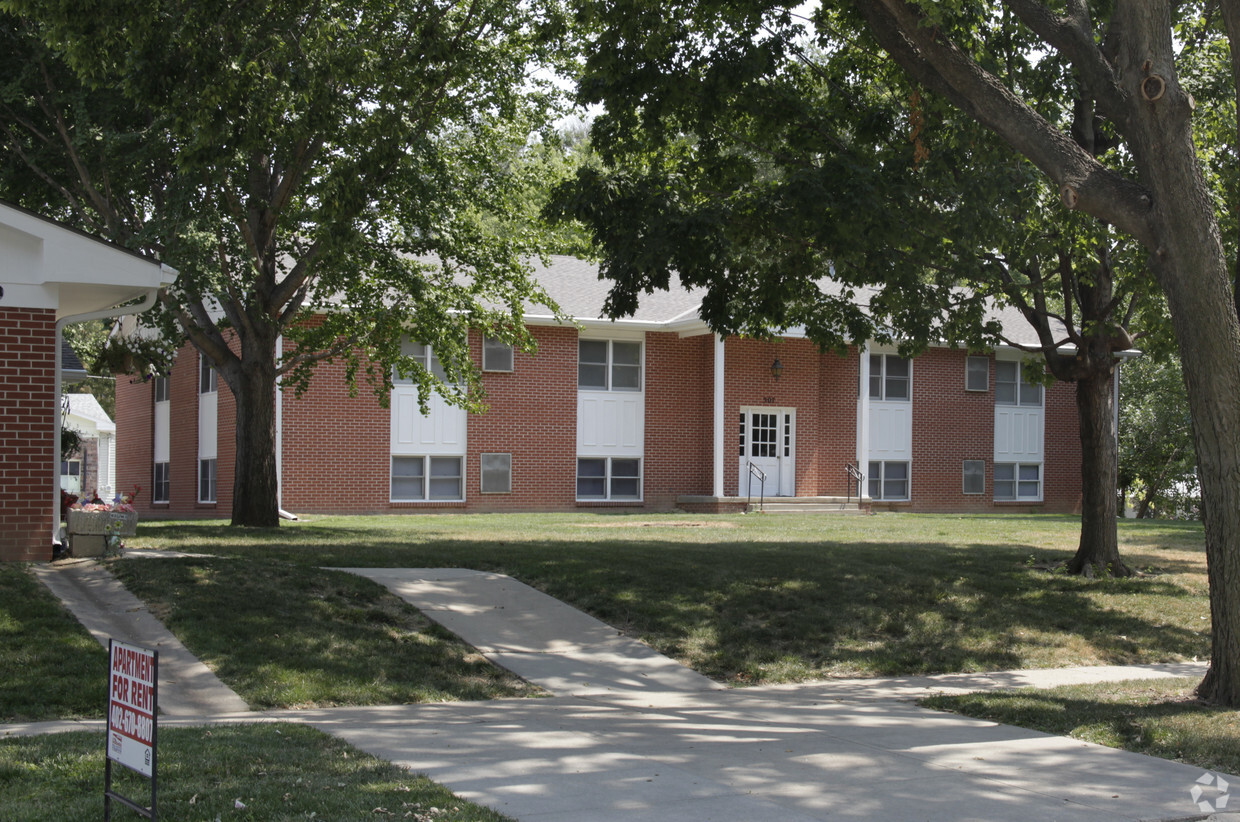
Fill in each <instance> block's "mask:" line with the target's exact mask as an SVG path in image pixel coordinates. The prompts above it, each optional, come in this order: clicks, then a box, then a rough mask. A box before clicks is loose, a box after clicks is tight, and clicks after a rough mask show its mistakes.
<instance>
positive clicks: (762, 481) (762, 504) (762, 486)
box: [745, 462, 766, 513]
mask: <svg viewBox="0 0 1240 822" xmlns="http://www.w3.org/2000/svg"><path fill="white" fill-rule="evenodd" d="M746 465H748V466H749V476H751V477H757V478H758V483H759V484H758V510H759V511H762V512H763V513H766V472H765V471H763V470H762V469H761V468H759V467H758V466H756V465H754V464H753V463H752V462H747V463H746ZM747 485H748V488H749V497H748V499H746V500H745V510H747V511H748V510H749V507H750V506H751V505H753V483H752V482H749V483H747Z"/></svg>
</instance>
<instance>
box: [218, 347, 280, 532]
mask: <svg viewBox="0 0 1240 822" xmlns="http://www.w3.org/2000/svg"><path fill="white" fill-rule="evenodd" d="M267 336H268V335H266V334H259V335H255V334H251V335H248V336H247V338H246V339H245V341H244V343H243V344H242V350H241V364H240V368H239V369H238V373H237V374H236V380H235V385H234V384H233V380H230V381H229V383H230V387H232V389H233V394H234V396H235V397H236V400H237V438H236V443H237V455H236V470H235V471H234V474H233V500H232V524H233V525H246V526H253V527H258V528H274V527H275V526H277V525H279V523H280V519H279V503H278V499H277V497H278V491H277V485H276V415H275V409H276V398H275V385H276V365H275V345H276V338H275V335H274V330H272V334H271V335H270V338H269V339H268V338H266V337H267ZM255 337H263V338H262V339H255Z"/></svg>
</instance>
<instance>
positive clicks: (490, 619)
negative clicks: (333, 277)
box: [0, 569, 1240, 822]
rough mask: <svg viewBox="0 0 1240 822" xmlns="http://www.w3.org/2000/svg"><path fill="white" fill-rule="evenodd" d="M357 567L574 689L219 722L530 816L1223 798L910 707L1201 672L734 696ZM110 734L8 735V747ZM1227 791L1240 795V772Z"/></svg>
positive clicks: (399, 575)
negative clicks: (982, 694)
mask: <svg viewBox="0 0 1240 822" xmlns="http://www.w3.org/2000/svg"><path fill="white" fill-rule="evenodd" d="M354 572H355V573H362V574H364V575H365V576H367V577H369V578H371V579H375V580H376V581H378V582H381V583H383V584H384V585H386V586H387V587H389V588H390V589H391V590H393V591H396V592H397V593H399V594H400V595H401V596H403V597H404V598H406V599H407V600H409V601H410V602H412V603H413V604H415V605H417V606H418V607H420V608H423V609H424V611H425V613H426V614H427V616H428V617H430V618H432V619H435V620H437V621H440V622H442V623H443V624H445V625H446V626H448V627H449V628H451V629H452V630H453V631H455V632H457V633H458V634H460V635H461V636H462V637H464V638H466V640H467V641H470V642H471V643H472V644H474V645H476V646H478V647H479V648H481V649H483V650H484V652H485V653H487V655H488V656H489V657H491V658H492V659H494V660H496V661H498V662H500V663H501V664H503V665H505V666H506V667H509V668H510V669H512V670H514V671H517V672H518V673H522V672H524V673H522V675H524V676H528V677H529V678H530V679H532V680H533V681H535V682H539V683H540V684H542V685H544V687H546V688H548V689H549V690H551V691H552V692H553V693H557V694H563V695H559V696H555V697H552V698H548V699H522V700H495V701H490V702H482V703H448V704H431V705H407V706H391V707H377V708H337V709H328V710H309V711H270V712H265V713H263V714H236V713H233V714H231V715H229V716H220V717H216V718H215V720H214V721H222V722H243V721H273V720H288V721H300V722H308V723H310V724H312V725H314V726H315V727H318V728H320V729H322V730H324V731H327V732H329V733H332V734H335V735H337V736H339V737H341V738H344V739H347V740H348V741H349V742H351V743H353V744H354V745H356V746H358V747H359V748H362V749H363V750H366V751H368V752H370V753H373V754H375V755H377V756H380V757H383V758H385V759H388V760H390V761H392V762H395V763H397V764H400V765H404V766H407V767H409V768H410V769H411V770H414V771H417V772H420V773H426V774H427V775H428V776H430V777H431V778H433V779H435V780H437V781H439V782H442V783H443V784H445V785H447V786H448V787H449V788H451V789H452V790H454V791H456V792H457V793H459V794H461V795H462V796H465V797H467V798H469V799H472V800H474V801H477V802H480V803H482V804H485V805H488V806H490V807H493V808H495V809H497V810H499V811H501V812H503V813H506V814H508V815H510V816H512V817H514V818H516V819H519V820H522V822H559V821H560V820H565V821H567V820H574V821H575V822H641V820H656V819H657V820H668V819H677V820H681V819H683V820H718V821H719V822H729V821H730V820H735V821H736V822H754V821H755V820H767V819H772V820H775V819H777V820H781V822H808V821H809V820H846V819H857V820H879V819H881V820H1022V821H1023V820H1069V821H1070V820H1082V822H1083V820H1155V819H1162V820H1168V819H1189V818H1192V819H1201V818H1205V816H1204V815H1203V811H1205V810H1209V809H1210V808H1205V807H1202V806H1199V805H1198V804H1197V801H1208V802H1211V803H1213V804H1212V807H1217V803H1218V802H1219V801H1220V799H1221V797H1220V796H1219V791H1217V790H1216V789H1215V788H1213V787H1210V788H1209V789H1207V790H1205V792H1204V793H1203V794H1201V795H1200V796H1199V797H1198V800H1196V801H1195V800H1194V799H1193V797H1192V796H1191V795H1190V790H1191V789H1192V788H1193V787H1194V786H1195V785H1197V784H1198V782H1197V780H1198V779H1199V778H1201V777H1202V776H1203V774H1202V771H1201V769H1199V768H1195V767H1190V766H1187V765H1182V764H1179V763H1175V762H1170V761H1167V760H1162V759H1155V758H1152V757H1146V756H1141V755H1138V754H1130V753H1126V752H1123V751H1116V750H1112V749H1109V748H1103V747H1099V746H1095V745H1089V744H1086V743H1081V742H1076V741H1073V740H1070V739H1065V738H1061V737H1054V736H1048V735H1046V734H1039V733H1036V732H1033V731H1026V730H1022V729H1018V728H1012V727H1008V726H1003V725H996V724H995V723H992V722H985V721H981V720H975V719H969V718H966V717H960V716H956V715H952V714H941V713H936V712H933V711H928V710H924V709H921V708H918V707H916V706H915V705H912V704H911V703H910V700H911V699H913V698H915V697H917V696H921V695H924V694H927V693H933V692H949V691H969V690H978V689H986V688H996V687H1019V686H1024V685H1038V686H1044V685H1053V684H1067V683H1072V682H1093V681H1107V680H1110V679H1128V678H1150V677H1163V676H1201V675H1202V674H1203V673H1204V665H1199V664H1182V665H1161V666H1133V667H1121V668H1080V669H1057V670H1053V671H1018V672H1011V673H1000V674H984V675H951V676H940V677H907V678H898V679H884V680H833V681H827V682H820V683H812V684H808V685H797V686H776V687H762V688H747V689H736V690H721V689H719V688H718V686H717V685H716V684H715V683H713V682H710V681H709V680H704V679H703V678H701V677H699V676H698V675H696V674H693V673H692V672H687V671H685V670H684V669H683V668H680V666H678V665H677V664H676V663H675V662H673V661H671V660H666V659H664V658H662V657H656V655H653V654H652V652H650V651H649V649H648V648H646V647H645V646H642V645H640V644H639V643H632V641H631V640H627V639H625V638H623V637H620V636H619V635H618V634H617V633H616V632H615V630H614V629H611V628H608V627H607V626H605V625H603V624H602V623H599V622H597V620H593V619H591V618H590V617H587V616H585V615H584V614H581V613H580V612H577V611H575V609H572V608H569V607H568V606H566V605H564V604H563V603H559V602H557V601H555V600H553V599H551V598H549V597H546V596H544V595H542V594H539V593H538V592H536V591H533V590H532V589H530V588H528V587H527V586H524V585H521V584H520V583H516V582H515V581H514V580H511V579H510V578H508V577H504V576H502V575H498V574H485V573H480V572H472V571H450V570H447V571H445V570H442V569H437V570H433V571H427V570H414V569H402V570H381V569H355V571H354ZM40 573H41V574H43V575H44V576H43V578H45V579H46V578H47V575H48V572H44V571H41V572H40ZM101 599H102V597H101ZM100 604H101V605H102V607H104V608H105V609H107V610H115V611H116V613H122V614H123V613H133V614H139V615H140V614H141V612H140V611H132V612H130V611H128V610H126V608H125V607H120V608H119V609H112V608H109V606H108V604H107V603H106V602H101V603H100ZM148 618H149V617H146V616H141V615H140V616H139V619H140V620H142V621H146V620H147V619H148ZM135 641H137V640H135ZM630 643H632V644H630ZM161 658H162V657H161ZM177 684H178V686H185V685H188V684H190V683H189V681H188V680H182V681H179V682H178V683H177ZM163 687H164V686H163V683H162V682H161V689H162V688H163ZM201 721H202V719H191V718H188V717H187V718H184V719H176V718H169V720H167V721H164V722H163V724H165V725H175V724H189V723H196V722H201ZM99 725H100V723H42V724H39V725H30V726H24V727H20V728H19V727H13V726H9V727H8V728H7V729H6V728H0V735H4V734H5V733H23V734H27V733H37V732H40V731H45V730H46V731H50V730H59V729H62V727H63V726H71V727H94V726H99ZM1224 779H1225V780H1227V781H1228V782H1231V783H1232V784H1235V785H1237V786H1238V787H1240V777H1233V776H1231V775H1224ZM1212 785H1214V786H1216V785H1217V783H1216V782H1213V783H1212ZM1199 787H1200V786H1199ZM1238 802H1240V800H1238ZM1218 818H1220V819H1221V818H1222V816H1219V817H1218ZM1229 818H1231V819H1235V818H1236V817H1234V816H1230V817H1229Z"/></svg>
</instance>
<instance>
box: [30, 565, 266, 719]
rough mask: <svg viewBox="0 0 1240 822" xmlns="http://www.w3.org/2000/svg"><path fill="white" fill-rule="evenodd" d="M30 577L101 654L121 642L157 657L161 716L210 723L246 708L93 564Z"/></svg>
mask: <svg viewBox="0 0 1240 822" xmlns="http://www.w3.org/2000/svg"><path fill="white" fill-rule="evenodd" d="M33 568H34V573H35V576H37V577H38V578H39V579H40V580H41V581H42V582H43V584H44V585H46V586H47V587H48V588H49V589H50V590H51V592H52V593H53V594H55V595H56V596H57V597H59V598H60V601H61V602H63V603H64V604H65V606H66V607H67V608H68V609H69V610H70V611H72V612H73V615H74V616H76V617H77V618H78V621H79V622H81V623H82V625H84V626H85V627H86V630H88V631H90V633H91V635H92V636H93V637H94V638H95V639H97V640H99V642H100V644H102V645H103V647H104V648H107V647H108V639H109V638H112V639H119V640H122V641H124V642H130V643H132V644H134V645H141V646H142V647H144V648H152V649H154V650H156V651H159V674H160V678H159V696H158V701H159V710H160V712H161V713H162V714H164V715H166V716H201V717H210V716H216V715H218V714H228V713H234V712H236V711H248V710H249V709H250V706H249V705H247V704H246V703H245V700H243V699H242V698H241V697H239V696H237V694H235V693H234V692H233V691H232V689H231V688H229V687H228V686H227V685H225V684H224V683H223V682H221V681H220V680H219V677H217V676H216V675H215V674H214V673H213V672H212V671H211V669H210V668H208V667H207V666H206V665H203V664H202V662H200V661H199V660H198V658H197V657H195V656H194V655H193V654H191V653H190V652H189V651H188V650H186V648H185V646H184V645H182V644H181V641H180V640H179V639H177V638H176V637H175V636H173V635H172V632H171V631H169V630H168V629H167V628H165V627H164V624H163V623H162V622H160V621H159V620H158V619H156V618H155V616H154V615H153V614H152V613H151V612H150V611H148V610H147V608H146V605H145V604H144V603H143V602H142V601H141V600H139V599H138V598H137V597H135V596H134V595H133V594H131V593H129V591H128V590H127V589H126V588H125V586H123V585H121V584H120V583H119V582H118V581H117V580H116V577H114V576H112V575H111V574H110V573H108V571H107V570H105V569H104V568H102V567H100V566H99V564H98V563H96V562H93V561H91V560H80V559H79V560H61V561H59V562H56V563H53V564H50V565H34V566H33Z"/></svg>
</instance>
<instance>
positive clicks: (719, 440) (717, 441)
mask: <svg viewBox="0 0 1240 822" xmlns="http://www.w3.org/2000/svg"><path fill="white" fill-rule="evenodd" d="M723 365H724V357H723V337H721V336H719V335H718V334H716V335H715V408H714V411H715V414H714V417H715V426H714V435H715V436H714V443H713V446H714V447H713V449H712V450H713V451H714V458H713V459H712V468H713V475H712V490H711V493H712V495H713V496H714V497H715V498H719V497H722V496H723V422H724V416H723V400H724V391H723V389H724V380H723Z"/></svg>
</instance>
